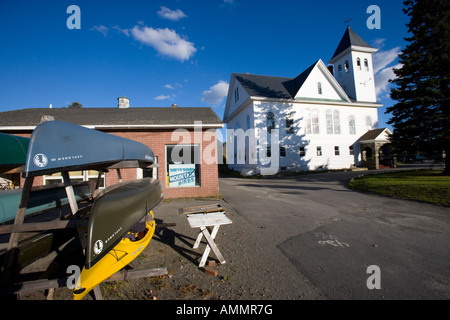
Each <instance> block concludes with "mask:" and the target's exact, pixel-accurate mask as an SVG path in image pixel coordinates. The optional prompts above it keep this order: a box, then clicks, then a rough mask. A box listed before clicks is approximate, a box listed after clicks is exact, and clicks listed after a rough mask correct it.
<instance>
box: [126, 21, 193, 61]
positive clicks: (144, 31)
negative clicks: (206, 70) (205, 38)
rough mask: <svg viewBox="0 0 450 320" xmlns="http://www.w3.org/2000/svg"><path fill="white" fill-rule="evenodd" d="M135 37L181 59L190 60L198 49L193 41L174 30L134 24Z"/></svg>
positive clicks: (166, 54)
mask: <svg viewBox="0 0 450 320" xmlns="http://www.w3.org/2000/svg"><path fill="white" fill-rule="evenodd" d="M131 34H132V36H133V38H134V39H136V40H138V41H139V42H141V43H143V44H146V45H148V46H150V47H153V48H154V49H155V50H156V51H158V53H160V54H161V55H164V56H169V57H172V58H175V59H178V60H180V61H185V60H189V59H190V58H191V57H192V56H193V55H194V54H195V52H196V51H197V49H196V48H195V47H194V44H193V43H192V42H189V41H187V40H185V39H183V38H181V37H180V35H178V34H177V33H176V32H175V31H174V30H170V29H167V28H165V29H153V28H151V27H138V26H134V28H133V29H131Z"/></svg>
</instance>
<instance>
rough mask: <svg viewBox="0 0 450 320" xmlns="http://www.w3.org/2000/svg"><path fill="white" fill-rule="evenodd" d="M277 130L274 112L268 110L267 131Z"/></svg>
mask: <svg viewBox="0 0 450 320" xmlns="http://www.w3.org/2000/svg"><path fill="white" fill-rule="evenodd" d="M272 130H275V115H274V114H273V112H267V132H268V133H272Z"/></svg>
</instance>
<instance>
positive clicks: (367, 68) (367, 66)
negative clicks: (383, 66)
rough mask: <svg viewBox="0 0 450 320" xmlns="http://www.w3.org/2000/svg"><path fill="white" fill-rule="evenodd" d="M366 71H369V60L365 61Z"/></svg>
mask: <svg viewBox="0 0 450 320" xmlns="http://www.w3.org/2000/svg"><path fill="white" fill-rule="evenodd" d="M364 70H366V71H369V60H367V59H364Z"/></svg>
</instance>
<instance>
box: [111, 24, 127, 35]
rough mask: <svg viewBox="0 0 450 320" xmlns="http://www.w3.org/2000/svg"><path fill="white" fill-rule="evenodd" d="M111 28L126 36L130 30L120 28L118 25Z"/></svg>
mask: <svg viewBox="0 0 450 320" xmlns="http://www.w3.org/2000/svg"><path fill="white" fill-rule="evenodd" d="M113 29H115V30H117V32H120V33H123V34H124V35H126V36H127V37H129V36H130V30H129V29H122V28H121V27H119V26H114V27H113Z"/></svg>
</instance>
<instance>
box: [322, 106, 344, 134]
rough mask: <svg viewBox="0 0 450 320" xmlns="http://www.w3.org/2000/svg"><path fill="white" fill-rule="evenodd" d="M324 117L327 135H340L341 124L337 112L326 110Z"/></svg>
mask: <svg viewBox="0 0 450 320" xmlns="http://www.w3.org/2000/svg"><path fill="white" fill-rule="evenodd" d="M325 117H326V122H327V134H340V133H341V123H340V119H339V111H338V110H334V111H331V110H327V112H326V114H325Z"/></svg>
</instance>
